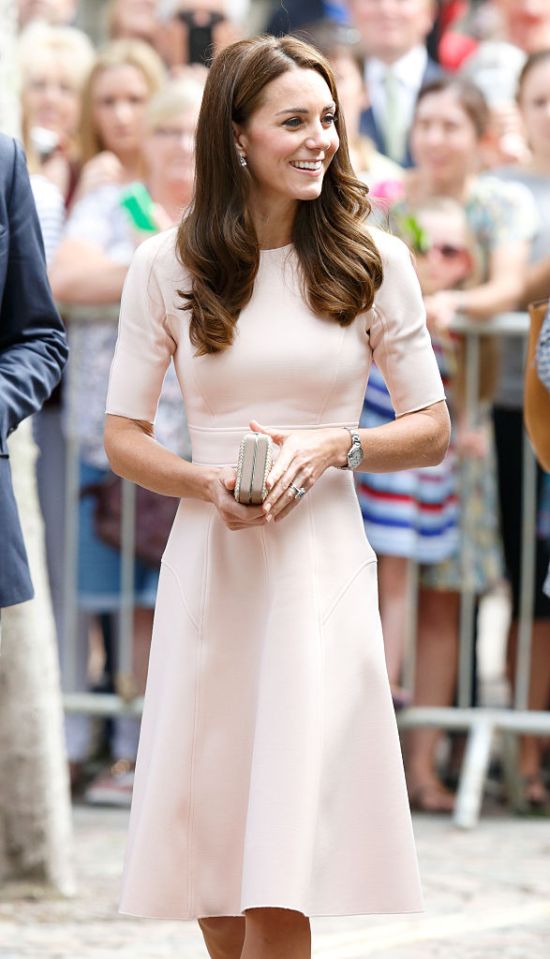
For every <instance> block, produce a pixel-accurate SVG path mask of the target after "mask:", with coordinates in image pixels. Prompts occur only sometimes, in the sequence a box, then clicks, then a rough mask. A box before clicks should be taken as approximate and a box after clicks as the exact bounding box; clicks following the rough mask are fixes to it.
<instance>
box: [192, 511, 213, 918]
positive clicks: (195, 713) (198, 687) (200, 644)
mask: <svg viewBox="0 0 550 959" xmlns="http://www.w3.org/2000/svg"><path fill="white" fill-rule="evenodd" d="M211 532H212V517H210V520H209V523H208V529H207V533H206V549H205V554H204V563H203V588H202V603H201V619H200V626H199V636H198V649H197V655H196V658H195V661H196V665H197V677H196V688H195V703H194V709H193V733H192V737H191V757H190V764H189V766H190V768H189V817H188V822H187V858H188V872H187V901H188V903H189V912H190V913H193V902H194V899H193V895H194V889H193V879H192V875H193V866H194V861H193V855H192V851H191V841H192V837H193V826H194V813H195V808H194V807H195V802H194V794H193V789H194V785H195V754H196V745H197V727H198V719H199V709H200V693H201V683H200V680H201V675H200V668H199V667H200V664H201V661H202V652H203V639H204V618H205V611H206V598H207V593H208V559H209V553H210V536H211Z"/></svg>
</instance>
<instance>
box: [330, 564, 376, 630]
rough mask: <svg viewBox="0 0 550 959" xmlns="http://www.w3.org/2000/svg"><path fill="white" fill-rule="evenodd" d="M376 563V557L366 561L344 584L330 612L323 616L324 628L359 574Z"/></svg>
mask: <svg viewBox="0 0 550 959" xmlns="http://www.w3.org/2000/svg"><path fill="white" fill-rule="evenodd" d="M376 562H377V560H376V557H373V558H372V559H366V560H365V561H364V562H363V563H361V564H360V566H358V567H357V569H356V570H355V572H354V573H352V574H351V576H350V578H349V579H348V580H347V581H346V582H345V583H344V585H343V586H342V587H341V589H340V590H339V592H338V593H337V594H336V596H335V598H334V600H333V601H332V603H331V605H330V606H329V608H328V610H327V611H326V613H325V614H324V616H323V618H322V625H323V626H325V625H326V623H327V622H328V620H329V619H330V617H331V616H332V614H333V612H334V610H335V609H336V607H337V606H338V603H339V602H340V601H341V600H342V599H343V597H344V596H345V594H346V593H347V591H348V589H349V588H350V586H351V585H352V584H353V583H354V582H355V580H356V579H357V577H358V576H359V574H360V573H362V572H363V570H364V569H366V567H367V566H372V564H373V563H376Z"/></svg>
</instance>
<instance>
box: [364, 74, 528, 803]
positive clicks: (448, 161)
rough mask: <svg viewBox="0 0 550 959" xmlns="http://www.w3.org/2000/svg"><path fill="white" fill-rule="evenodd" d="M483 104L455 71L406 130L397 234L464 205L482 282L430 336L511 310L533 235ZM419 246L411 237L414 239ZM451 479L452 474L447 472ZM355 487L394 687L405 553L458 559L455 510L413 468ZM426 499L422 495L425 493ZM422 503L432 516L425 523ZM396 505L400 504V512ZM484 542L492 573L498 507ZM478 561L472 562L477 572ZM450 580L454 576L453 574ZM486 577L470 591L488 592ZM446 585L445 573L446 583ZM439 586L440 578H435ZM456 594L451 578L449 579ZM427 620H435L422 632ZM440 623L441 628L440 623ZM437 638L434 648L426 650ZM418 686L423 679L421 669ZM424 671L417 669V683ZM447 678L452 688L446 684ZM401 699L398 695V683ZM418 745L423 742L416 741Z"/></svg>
mask: <svg viewBox="0 0 550 959" xmlns="http://www.w3.org/2000/svg"><path fill="white" fill-rule="evenodd" d="M488 119H489V114H488V108H487V104H486V102H485V99H484V97H483V95H482V94H481V92H480V91H479V90H478V89H477V87H475V86H474V85H473V84H471V83H470V82H468V81H466V80H462V79H459V78H456V77H450V78H442V79H439V80H435V81H433V82H431V83H429V84H427V85H425V86H424V87H423V89H422V90H421V91H420V94H419V97H418V101H417V105H416V110H415V116H414V120H413V127H412V131H411V149H412V153H413V158H414V161H415V164H416V165H415V168H414V169H412V170H411V171H410V172H409V173H408V174H407V177H406V179H405V183H404V196H403V198H402V199H401V200H400V201H399V202H398V203H397V204H395V205H394V207H393V209H392V211H391V214H390V219H391V220H392V222H393V224H394V226H395V228H396V229H397V230H398V231H399V230H400V226H401V225H402V224H403V223H404V222H406V220H407V216H408V214H409V213H410V211H411V208H414V207H415V206H416V205H418V204H419V203H422V202H424V201H425V200H427V199H429V198H430V197H434V196H440V197H448V198H451V199H453V200H455V201H457V202H458V203H460V204H461V205H462V206H463V208H464V210H465V213H466V218H467V222H468V225H469V229H470V231H471V233H472V235H473V237H474V238H475V240H476V243H477V246H478V248H479V271H478V282H477V283H476V284H475V285H473V286H471V287H468V288H466V289H446V290H444V289H443V290H442V289H438V290H437V292H436V291H434V292H432V293H431V294H429V295H427V296H426V297H425V300H424V302H425V305H426V309H427V315H428V324H429V326H430V328H431V331H432V333H434V334H436V335H440V336H441V335H446V334H447V332H448V329H449V325H450V323H451V322H452V320H453V318H454V316H455V315H456V314H457V313H459V312H461V313H465V314H467V315H468V316H470V317H472V318H478V319H487V318H490V317H491V316H493V315H495V314H496V313H499V312H501V311H504V310H509V309H513V308H514V307H515V304H516V302H517V300H518V297H519V296H520V293H521V290H522V285H523V281H524V274H525V271H526V267H527V260H528V255H529V243H530V239H531V237H532V235H533V232H534V224H535V211H534V207H533V202H532V199H531V197H530V195H529V193H528V191H527V190H525V188H524V187H522V186H518V185H516V184H504V183H502V182H501V181H500V180H498V179H496V178H495V177H494V176H491V175H483V176H482V175H480V173H481V165H482V163H481V156H482V150H483V145H484V142H485V137H486V135H487V127H488ZM413 245H414V244H413ZM451 247H452V244H448V243H445V244H443V245H442V247H441V250H440V255H442V256H443V257H445V256H446V257H448V258H452V256H453V254H454V251H453V250H452V249H451ZM392 417H393V411H392V407H391V403H390V401H389V397H388V394H387V391H386V389H385V385H384V382H383V380H382V377H381V376H380V374H379V372H378V371H374V373H373V374H371V377H370V380H369V387H368V390H367V395H366V398H365V406H364V410H363V418H362V422H363V423H364V425H368V426H373V425H379V424H380V423H382V422H384V421H385V420H386V419H391V418H392ZM447 482H448V478H447ZM486 482H487V483H490V484H492V486H493V491H491V490H490V489H487V490H486V491H485V494H484V495H485V496H486V498H487V499H488V500H489V501H491V500H493V501H494V499H495V493H494V486H495V478H494V474H493V472H492V471H491V470H487V471H486ZM359 495H360V501H361V505H362V508H363V515H364V518H365V525H366V529H367V535H368V537H369V540H370V541H371V542H372V543H373V546H374V548H375V550H377V552H378V556H379V576H380V579H379V585H380V605H381V613H382V621H383V624H384V636H385V641H386V644H387V646H386V653H387V658H388V667H389V671H390V681H391V682H392V684H394V685H397V684H398V683H399V678H400V672H401V663H402V655H403V645H404V636H405V635H406V615H407V590H408V575H409V568H410V567H409V560H414V561H416V562H419V563H421V564H426V574H425V575H426V577H427V579H426V582H427V583H428V585H429V586H432V585H433V584H434V580H433V579H432V580H430V579H429V578H428V569H429V566H431V565H433V564H439V563H444V562H446V561H453V562H454V559H455V558H456V555H457V547H458V537H457V528H456V524H457V520H458V516H457V514H456V510H454V511H453V510H452V509H451V503H452V499H450V497H452V496H453V493H452V487H450V486H448V485H446V482H444V481H443V480H441V481H439V482H437V483H433V484H431V487H430V489H429V490H425V488H422V489H419V487H418V484H417V482H416V478H415V477H414V476H411V474H409V473H407V474H385V475H384V476H377V475H370V474H369V475H364V474H363V475H361V477H360V479H359ZM423 497H424V499H423ZM426 499H427V509H428V510H429V523H426V522H423V521H422V516H423V515H424V516H425V515H426V511H425V510H424V511H423V509H422V507H423V505H424V504H425V502H426ZM396 504H398V506H399V510H397V509H396ZM484 518H485V521H486V524H487V529H486V531H485V535H486V538H487V542H486V546H487V547H488V546H489V541H490V540H492V548H490V549H489V556H491V555H492V556H493V558H494V559H492V560H490V561H489V562H488V569H491V570H492V569H496V568H497V566H496V565H495V563H496V553H495V550H496V548H497V547H496V535H497V534H496V513H495V510H493V511H492V513H485V514H484ZM484 565H485V564H484V563H479V564H478V566H479V568H480V570H483V568H484ZM453 578H454V577H453ZM491 581H492V577H487V576H481V577H480V578H478V580H477V582H476V590H477V591H478V592H483V591H484V590H485V589H486V588H487V586H488V585H489V584H490V582H491ZM447 582H448V581H447ZM438 585H439V586H440V587H443V581H441V582H438ZM452 588H453V590H454V588H455V587H454V586H453V587H452ZM448 600H449V597H448V596H446V595H445V590H444V588H440V589H439V590H438V591H436V590H434V589H430V590H429V592H428V591H426V590H424V589H421V590H420V595H419V635H418V654H419V655H423V654H421V647H422V646H423V645H424V646H425V647H426V649H425V660H427V661H431V662H434V661H435V660H436V659H437V658H439V655H440V653H441V646H440V645H439V646H438V645H437V643H439V639H438V637H441V635H443V633H444V631H446V633H447V634H448V636H449V643H450V644H451V643H452V644H453V645H454V639H453V637H454V635H455V633H456V625H452V624H451V627H452V628H451V629H450V628H449V609H450V607H449V602H448ZM453 604H454V613H453V615H454V617H455V620H456V619H457V617H458V598H456V599H455V600H453ZM422 623H429V624H431V628H430V629H429V630H423V629H422ZM443 624H445V625H443ZM431 645H433V647H434V648H433V651H432V652H431V653H430V652H429V649H428V647H429V646H431ZM418 674H419V670H417V683H418V682H420V681H421V680H422V677H421V676H419V675H418ZM425 680H426V677H424V681H425ZM447 685H448V684H447ZM442 687H443V684H438V683H437V682H435V683H434V682H433V676H432V683H431V685H430V684H429V683H428V688H426V689H424V688H419V687H418V686H417V688H416V690H415V694H414V701H415V704H418V705H420V704H422V705H447V704H449V703H450V702H451V701H452V695H453V692H451V693H450V694H449V693H448V692H445V694H442ZM396 698H397V700H398V703H399V701H400V700H401V693H400V690H399V688H398V689H397V691H396ZM436 736H437V733H436V732H435V731H434V732H432V731H431V730H414V731H413V732H411V734H410V737H409V749H408V763H407V774H408V785H409V791H410V795H411V799H412V801H413V803H414V805H416V806H417V807H418V808H421V809H424V810H426V811H429V812H446V811H450V810H451V809H452V807H453V804H454V798H453V795H452V793H450V792H449V791H448V790H446V789H445V788H444V786H443V784H442V783H441V781H440V779H439V777H438V776H437V775H436V773H435V771H434V770H433V752H434V748H435V747H434V742H435V737H436ZM417 747H418V748H417Z"/></svg>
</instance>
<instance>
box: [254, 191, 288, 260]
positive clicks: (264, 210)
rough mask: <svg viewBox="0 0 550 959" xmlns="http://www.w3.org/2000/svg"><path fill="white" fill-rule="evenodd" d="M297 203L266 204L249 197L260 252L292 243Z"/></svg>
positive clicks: (284, 201) (283, 201)
mask: <svg viewBox="0 0 550 959" xmlns="http://www.w3.org/2000/svg"><path fill="white" fill-rule="evenodd" d="M297 209H298V202H297V201H296V200H287V199H286V198H282V199H280V200H279V199H277V200H275V201H273V202H270V203H267V202H265V200H261V199H258V198H255V197H254V196H252V197H251V200H250V212H251V216H252V222H253V223H254V228H255V230H256V236H257V237H258V245H259V247H260V249H261V250H275V249H277V247H281V246H287V244H288V243H291V242H292V233H293V227H294V220H295V218H296V211H297Z"/></svg>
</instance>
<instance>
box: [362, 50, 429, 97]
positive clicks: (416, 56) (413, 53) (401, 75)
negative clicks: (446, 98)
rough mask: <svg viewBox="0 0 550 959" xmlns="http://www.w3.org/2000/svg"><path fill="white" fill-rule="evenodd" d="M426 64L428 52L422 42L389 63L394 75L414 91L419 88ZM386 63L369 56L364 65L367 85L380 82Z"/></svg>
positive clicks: (386, 66) (386, 67)
mask: <svg viewBox="0 0 550 959" xmlns="http://www.w3.org/2000/svg"><path fill="white" fill-rule="evenodd" d="M427 64H428V53H427V50H426V47H425V46H424V45H423V44H418V46H416V47H413V48H412V50H409V51H408V52H407V53H405V54H404V55H403V56H402V57H400V58H399V60H396V61H395V62H394V63H392V64H391V66H392V69H393V70H394V72H395V75H396V76H397V78H398V79H399V80H400V82H401V83H402V84H403V85H404V86H406V87H409V88H411V89H414V90H415V91H418V90H420V87H421V86H422V79H423V77H424V73H425V71H426V66H427ZM387 69H388V64H386V63H384V62H383V61H382V60H378V58H377V57H370V58H369V59H368V60H367V63H366V67H365V79H366V81H367V86H369V85H371V84H373V85H374V84H378V83H381V82H382V81H383V79H384V76H385V73H386V70H387Z"/></svg>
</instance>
